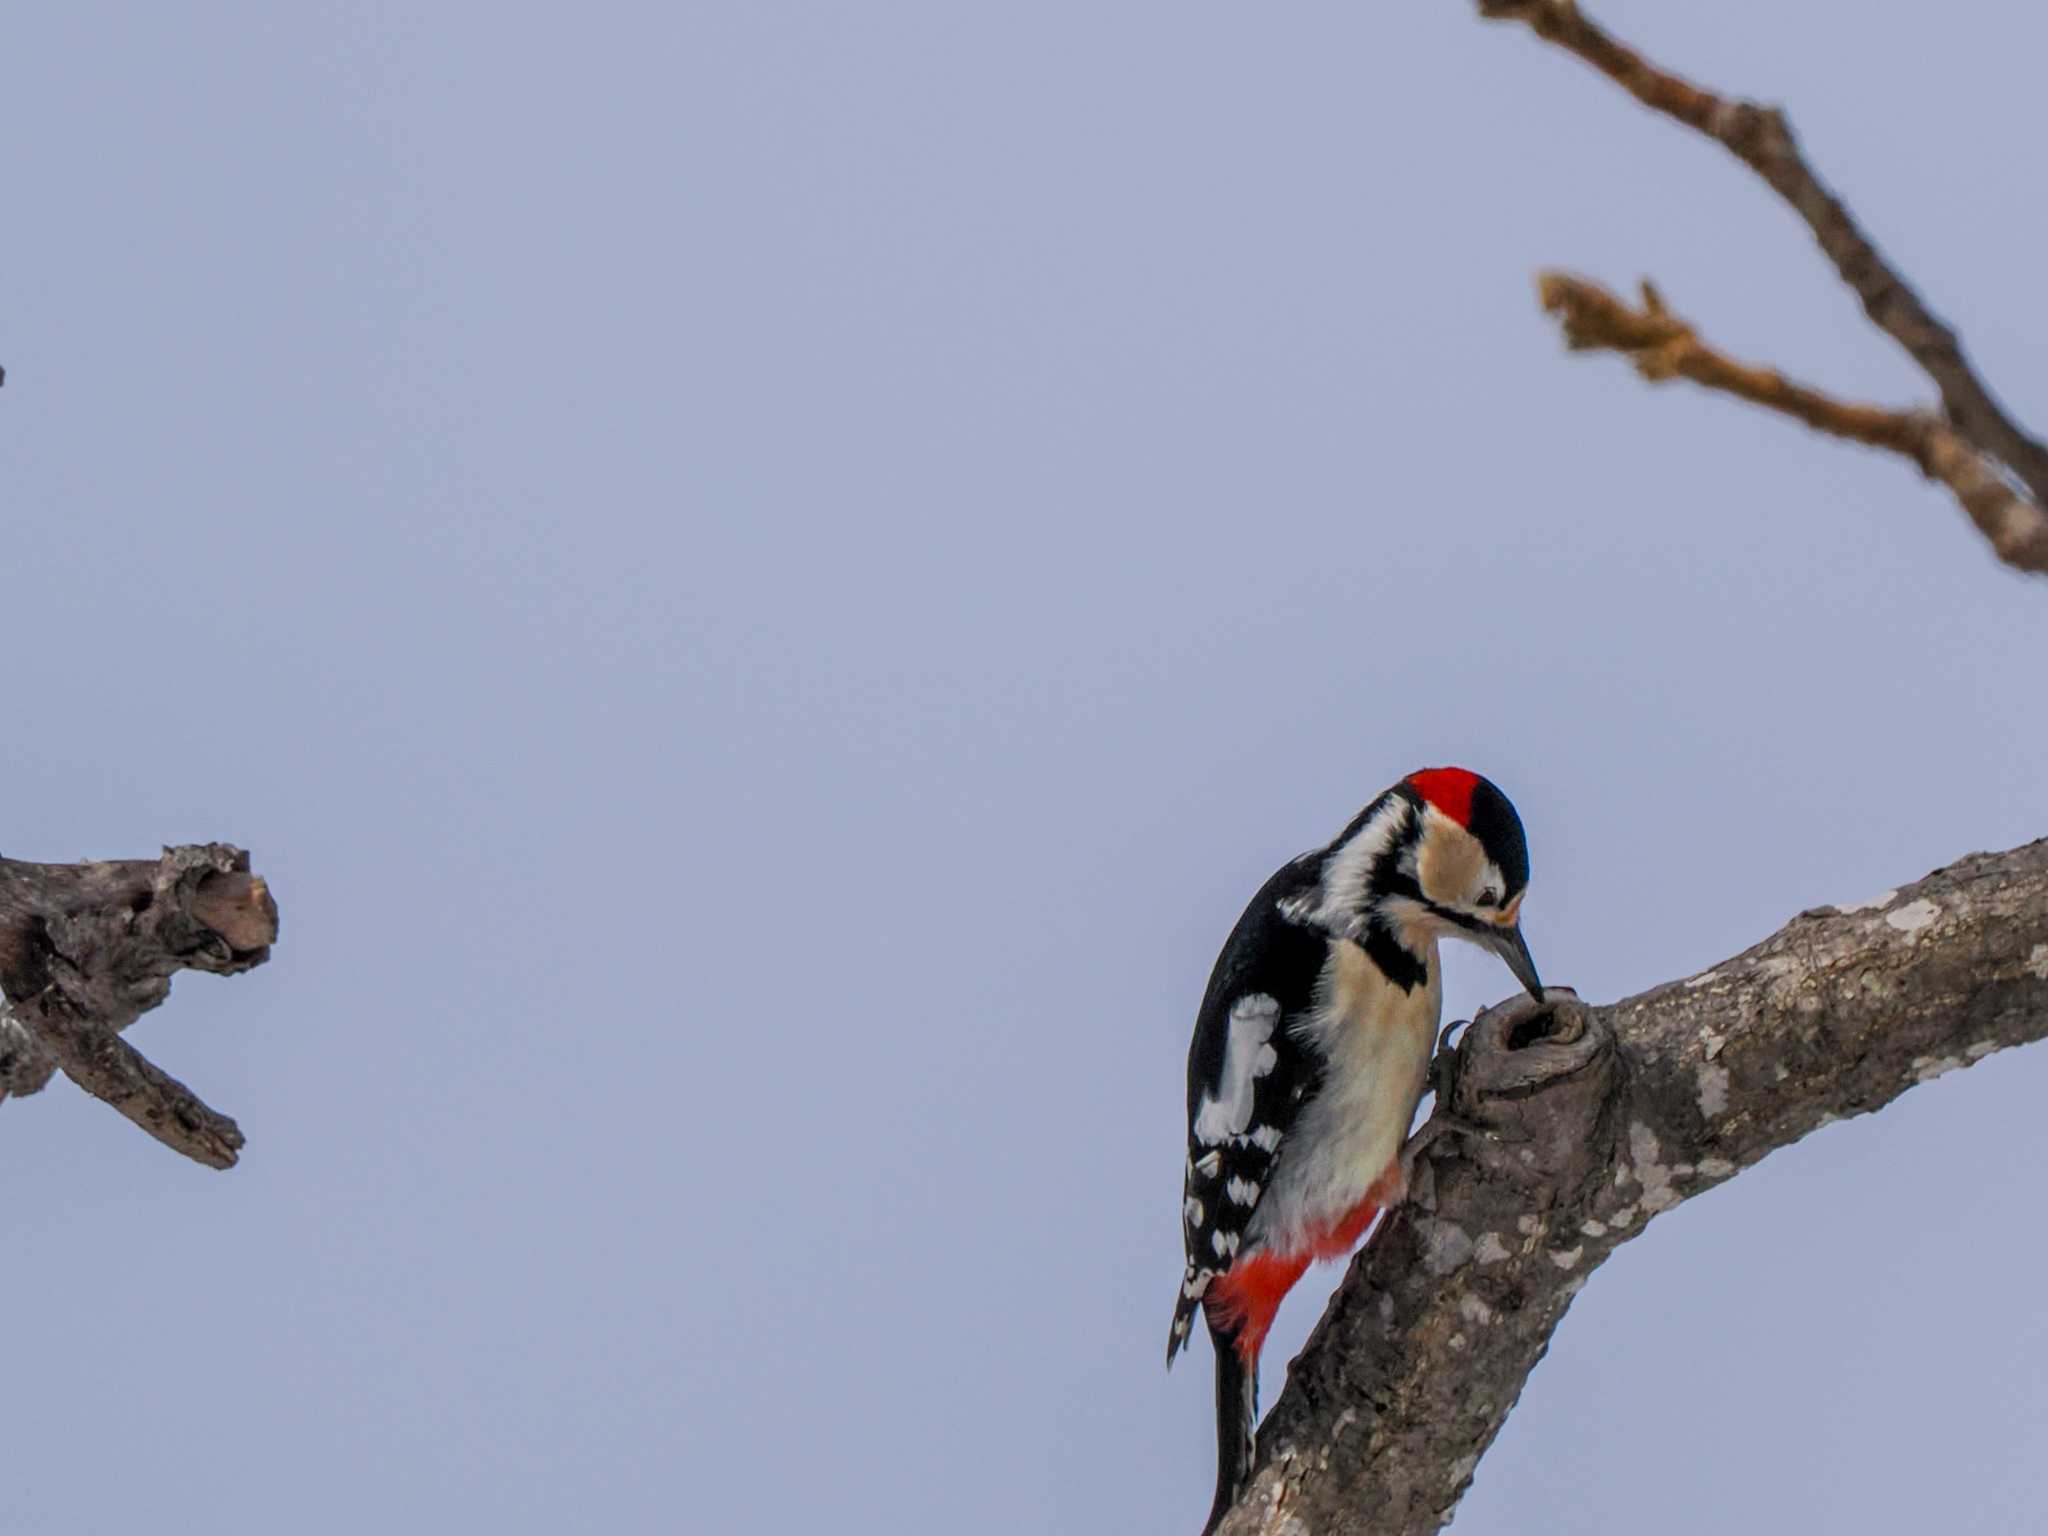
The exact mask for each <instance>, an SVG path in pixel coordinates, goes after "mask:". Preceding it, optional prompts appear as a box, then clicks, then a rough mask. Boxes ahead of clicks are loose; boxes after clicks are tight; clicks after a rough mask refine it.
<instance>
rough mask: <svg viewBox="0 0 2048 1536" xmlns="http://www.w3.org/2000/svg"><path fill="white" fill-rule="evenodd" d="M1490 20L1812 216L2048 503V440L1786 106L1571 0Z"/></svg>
mask: <svg viewBox="0 0 2048 1536" xmlns="http://www.w3.org/2000/svg"><path fill="white" fill-rule="evenodd" d="M1478 4H1479V12H1480V14H1481V15H1482V16H1485V17H1487V18H1489V19H1492V20H1498V21H1519V22H1523V23H1525V24H1527V26H1528V27H1529V29H1530V30H1531V31H1533V32H1535V33H1536V35H1537V36H1539V37H1541V38H1544V39H1546V40H1547V41H1549V42H1553V43H1556V44H1557V45H1558V46H1559V47H1561V48H1564V49H1566V50H1568V51H1569V52H1571V53H1574V54H1576V55H1578V57H1580V58H1581V59H1584V60H1585V61H1586V62H1587V63H1588V64H1590V65H1592V66H1593V67H1594V68H1595V69H1597V70H1599V71H1600V73H1602V74H1603V75H1605V76H1607V78H1608V79H1610V80H1612V81H1614V82H1615V83H1616V84H1618V85H1619V86H1621V87H1622V89H1624V90H1626V91H1627V92H1628V93H1629V94H1630V95H1631V96H1633V97H1635V98H1636V100H1638V101H1640V102H1641V103H1643V105H1644V106H1646V107H1649V108H1651V109H1652V110H1653V111H1657V112H1661V113H1663V114H1664V115H1665V116H1666V117H1669V118H1673V119H1675V120H1676V121H1678V122H1681V123H1683V124H1685V125H1686V126H1687V127H1688V128H1692V129H1694V130H1696V131H1698V132H1700V133H1703V134H1705V135H1706V136H1707V137H1708V138H1710V139H1713V140H1714V141H1715V142H1716V143H1718V144H1720V145H1722V146H1723V147H1724V148H1725V149H1727V151H1728V152H1729V153H1730V154H1732V155H1734V156H1735V157H1736V158H1737V159H1738V160H1740V161H1742V163H1743V164H1745V165H1747V166H1748V167H1749V168H1750V169H1751V170H1753V171H1755V172H1756V173H1757V175H1759V176H1761V177H1762V178H1763V179H1764V180H1765V181H1766V182H1768V183H1769V184H1770V186H1771V188H1772V190H1773V191H1775V192H1777V194H1778V195H1779V196H1780V197H1782V198H1784V199H1785V201H1786V202H1788V203H1790V204H1791V205H1792V208H1793V211H1794V212H1796V213H1797V214H1798V215H1799V216H1800V217H1801V218H1802V219H1804V220H1805V221H1806V225H1807V228H1809V229H1811V230H1812V231H1813V237H1814V239H1815V240H1817V241H1818V242H1819V243H1820V248H1821V250H1822V251H1824V252H1825V253H1826V254H1827V257H1828V259H1829V260H1830V261H1832V262H1833V263H1834V265H1835V271H1836V272H1837V273H1839V274H1840V275H1841V278H1842V281H1843V282H1845V283H1847V284H1848V285H1849V287H1850V288H1851V289H1852V290H1853V291H1854V292H1855V294H1856V296H1857V298H1859V299H1861V300H1862V301H1863V310H1864V313H1866V314H1867V315H1869V316H1870V318H1871V320H1872V321H1874V322H1875V323H1876V324H1877V325H1878V327H1879V328H1880V329H1882V330H1883V331H1884V332H1885V333H1886V334H1888V335H1889V336H1891V337H1892V339H1893V340H1895V341H1897V342H1898V343H1899V345H1900V346H1902V347H1904V348H1905V349H1906V352H1907V354H1908V355H1909V356H1911V357H1912V359H1913V361H1914V362H1916V363H1918V364H1919V365H1920V368H1921V371H1922V372H1924V373H1925V374H1926V375H1927V376H1928V378H1930V379H1932V380H1933V381H1934V386H1935V388H1937V389H1938V390H1940V391H1941V402H1942V405H1943V407H1944V409H1946V410H1947V412H1948V416H1949V419H1950V421H1951V422H1952V423H1953V424H1954V426H1955V428H1956V430H1957V431H1958V432H1960V433H1962V435H1963V436H1964V437H1965V438H1966V439H1968V440H1969V441H1970V442H1971V443H1973V444H1974V445H1975V446H1976V447H1977V448H1978V449H1980V450H1981V451H1982V452H1984V453H1985V454H1987V455H1989V456H1990V457H1991V458H1993V459H1995V460H1997V461H1999V462H2000V463H2002V464H2004V465H2005V466H2006V467H2007V468H2008V469H2010V470H2011V471H2012V472H2013V473H2014V474H2015V475H2017V476H2018V477H2019V478H2020V480H2021V481H2023V482H2024V483H2025V485H2026V487H2027V489H2028V490H2029V491H2030V492H2032V494H2033V498H2034V501H2035V502H2036V503H2037V504H2040V505H2048V447H2043V446H2042V444H2041V443H2040V442H2038V441H2037V440H2036V439H2034V438H2033V437H2030V436H2029V435H2028V434H2027V433H2026V432H2024V431H2022V430H2021V429H2020V427H2019V426H2018V425H2017V424H2016V423H2015V422H2014V421H2013V420H2012V419H2011V418H2010V417H2009V416H2007V415H2006V413H2005V410H2004V408H2003V407H2002V406H2000V405H1999V403H1998V401H1997V400H1996V399H1995V398H1994V397H1993V396H1992V393H1991V391H1990V389H1989V388H1988V387H1987V386H1986V385H1985V384H1984V382H1983V380H1981V379H1979V378H1978V377H1977V374H1976V371H1975V370H1974V369H1972V368H1971V366H1970V363H1969V360H1968V359H1967V358H1965V357H1964V356H1963V349H1962V344H1961V342H1959V341H1958V340H1957V339H1956V334H1955V332H1954V331H1953V330H1951V329H1950V328H1949V327H1948V326H1947V325H1946V324H1945V323H1943V322H1942V321H1941V320H1940V319H1939V318H1938V317H1937V316H1936V315H1935V314H1934V313H1933V312H1932V311H1931V310H1929V309H1928V307H1927V306H1926V304H1925V303H1924V302H1922V300H1921V298H1920V296H1919V295H1918V294H1917V293H1915V292H1914V291H1913V288H1912V286H1911V285H1910V284H1908V283H1907V282H1906V280H1905V279H1904V278H1903V277H1902V276H1900V275H1899V273H1898V272H1896V271H1894V270H1893V269H1892V267H1891V264H1890V263H1889V262H1887V261H1886V260H1885V259H1884V257H1883V255H1882V254H1880V253H1879V251H1878V249H1877V247H1876V246H1875V245H1873V244H1872V243H1871V241H1870V238H1869V236H1867V235H1865V234H1864V233H1863V231H1862V229H1861V228H1860V227H1859V226H1858V225H1857V223H1856V220H1855V218H1854V217H1853V216H1852V215H1851V214H1850V212H1849V210H1848V209H1847V208H1846V207H1844V206H1843V204H1842V202H1841V200H1840V199H1839V198H1837V197H1836V196H1835V195H1834V194H1833V193H1832V192H1830V191H1829V190H1828V189H1827V187H1826V185H1825V184H1824V183H1823V182H1822V181H1821V179H1820V178H1819V177H1818V176H1817V175H1815V174H1814V172H1813V168H1812V167H1811V166H1809V165H1808V164H1807V163H1806V160H1805V158H1804V157H1803V156H1802V155H1801V154H1800V153H1799V146H1798V144H1797V143H1796V142H1795V141H1794V139H1793V137H1792V128H1791V125H1790V123H1789V122H1788V121H1787V120H1786V117H1785V114H1784V112H1783V111H1781V110H1780V109H1778V108H1776V107H1765V106H1759V105H1758V104H1756V103H1755V102H1750V101H1740V100H1737V99H1734V98H1732V97H1726V96H1719V95H1716V94H1715V93H1714V92H1712V91H1709V90H1706V89H1704V88H1703V87H1701V86H1698V85H1695V84H1693V83H1692V82H1691V81H1690V80H1686V79H1684V78H1682V77H1681V76H1679V75H1675V74H1673V73H1671V72H1670V71H1668V70H1665V69H1662V68H1660V67H1658V66H1657V65H1655V64H1652V63H1651V62H1650V61H1649V60H1648V59H1646V58H1644V57H1643V56H1642V55H1641V54H1639V53H1637V52H1635V51H1634V50H1633V49H1631V48H1629V47H1627V46H1626V45H1625V44H1623V43H1621V42H1619V41H1617V40H1616V39H1615V38H1614V37H1613V36H1612V35H1611V34H1610V33H1608V32H1607V31H1606V30H1604V29H1603V28H1601V27H1600V26H1598V25H1597V24H1595V23H1594V22H1592V21H1591V20H1589V19H1588V18H1587V17H1586V15H1585V13H1584V12H1582V11H1580V9H1579V8H1578V6H1577V5H1575V4H1573V3H1572V0H1478Z"/></svg>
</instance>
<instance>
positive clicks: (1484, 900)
mask: <svg viewBox="0 0 2048 1536" xmlns="http://www.w3.org/2000/svg"><path fill="white" fill-rule="evenodd" d="M1472 905H1473V906H1475V907H1497V906H1499V905H1500V892H1499V891H1496V890H1495V889H1494V888H1493V887H1492V886H1490V885H1489V886H1488V887H1487V888H1486V889H1485V890H1483V891H1481V892H1480V893H1479V895H1478V896H1477V897H1476V898H1475V899H1474V900H1473V902H1472Z"/></svg>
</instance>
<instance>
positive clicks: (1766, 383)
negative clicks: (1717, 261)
mask: <svg viewBox="0 0 2048 1536" xmlns="http://www.w3.org/2000/svg"><path fill="white" fill-rule="evenodd" d="M1536 291H1537V294H1538V296H1539V297H1540V298H1541V300H1542V302H1543V307H1544V308H1545V309H1547V310H1549V311H1550V312H1551V313H1552V314H1554V315H1556V316H1557V317H1558V319H1559V323H1560V324H1561V325H1562V326H1563V328H1564V339H1565V345H1566V346H1568V347H1570V348H1572V349H1573V350H1574V351H1581V352H1585V351H1610V352H1620V353H1622V354H1623V355H1625V356H1626V357H1628V358H1629V359H1630V360H1631V361H1632V362H1634V364H1635V365H1636V371H1637V372H1638V373H1640V374H1641V375H1642V376H1643V377H1644V378H1645V379H1648V380H1649V381H1650V382H1651V383H1653V384H1659V383H1663V382H1665V381H1667V380H1670V379H1690V380H1692V381H1693V383H1695V384H1698V385H1701V386H1702V387H1704V388H1707V389H1713V390H1719V391H1721V392H1722V393H1723V394H1730V395H1734V396H1735V397H1736V398H1738V399H1741V400H1747V401H1749V402H1750V403H1751V404H1752V405H1760V406H1763V407H1764V408H1765V409H1767V410H1773V411H1777V412H1779V413H1781V414H1783V415H1786V416H1790V417H1791V418H1792V419H1793V420H1795V421H1800V422H1804V423H1805V424H1806V425H1807V426H1809V427H1811V428H1813V429H1814V430H1815V431H1816V432H1826V433H1829V434H1831V435H1833V436H1835V437H1841V438H1846V439H1848V440H1849V441H1850V442H1855V443H1863V444H1866V445H1868V446H1869V447H1872V448H1884V449H1888V450H1889V451H1891V452H1893V453H1897V454H1901V455H1903V456H1904V457H1906V458H1908V459H1911V460H1912V461H1913V462H1914V463H1915V464H1916V465H1918V466H1919V468H1920V471H1921V473H1923V474H1924V475H1926V476H1927V477H1928V478H1929V479H1930V480H1939V481H1940V482H1941V483H1942V484H1944V485H1946V486H1947V487H1948V488H1949V490H1950V491H1951V492H1952V493H1953V494H1954V496H1955V498H1956V500H1957V502H1959V503H1960V504H1961V506H1962V508H1963V511H1964V512H1965V513H1966V514H1968V516H1969V519H1970V521H1971V522H1973V523H1974V524H1976V526H1977V529H1978V531H1979V532H1980V533H1982V534H1983V535H1984V537H1985V538H1986V539H1988V540H1990V541H1991V547H1992V549H1993V550H1995V551H1996V552H1997V554H1998V557H1999V558H2000V559H2001V560H2003V561H2004V562H2005V563H2006V564H2007V565H2010V566H2012V567H2013V568H2014V569H2016V570H2021V571H2027V572H2030V573H2033V574H2036V575H2048V512H2044V511H2042V509H2041V508H2040V507H2037V506H2036V505H2034V503H2033V502H2031V501H2029V500H2027V498H2026V497H2025V496H2023V495H2021V494H2020V493H2019V492H2018V491H2016V490H2014V489H2013V488H2012V486H2011V485H2010V484H2008V483H2007V482H2006V481H2005V480H2004V479H2002V478H2001V477H2000V476H1999V475H1998V474H1997V473H1996V472H1995V471H1994V470H1993V469H1992V468H1990V467H1989V466H1988V465H1987V464H1986V462H1985V461H1984V459H1983V457H1982V456H1981V455H1980V454H1979V453H1978V452H1977V451H1976V449H1974V448H1973V447H1971V446H1970V444H1969V443H1967V442H1965V441H1964V440H1963V439H1962V437H1961V435H1960V434H1958V433H1957V432H1956V430H1955V429H1954V428H1953V427H1951V426H1949V425H1948V424H1947V423H1946V422H1944V421H1942V420H1941V419H1940V418H1939V417H1936V416H1931V415H1929V414H1927V413H1926V412H1924V411H1910V410H1898V409H1893V408H1890V407H1886V406H1880V405H1864V404H1856V403H1851V402H1849V401H1844V400H1837V399H1836V398H1835V397H1834V396H1832V395H1827V394H1823V393H1822V392H1821V391H1819V390H1817V389H1814V388H1812V387H1811V386H1809V385H1805V384H1800V383H1797V382H1795V381H1794V380H1792V379H1788V378H1786V377H1785V375H1784V374H1782V373H1779V372H1778V371H1777V370H1776V369H1774V368H1760V367H1757V366H1756V365H1754V364H1751V363H1743V362H1738V361H1736V360H1735V359H1733V358H1731V357H1729V356H1727V355H1726V354H1725V353H1722V352H1718V351H1716V350H1715V349H1714V348H1713V347H1711V346H1709V345H1708V344H1707V343H1706V342H1704V341H1702V340H1700V338H1699V336H1698V334H1697V333H1696V332H1695V331H1694V330H1693V328H1692V327H1691V326H1690V325H1689V324H1687V323H1686V322H1685V321H1684V320H1682V319H1680V318H1679V317H1678V316H1677V315H1674V314H1672V313H1671V311H1670V310H1668V309H1666V308H1665V307H1664V300H1663V298H1662V296H1661V295H1660V294H1659V293H1658V292H1657V290H1656V289H1655V288H1654V287H1652V286H1651V285H1650V284H1649V283H1647V282H1646V283H1644V284H1643V307H1642V308H1641V309H1635V308H1632V307H1630V305H1629V304H1628V302H1627V301H1626V300H1624V299H1622V298H1621V297H1620V296H1619V295H1617V294H1614V293H1612V292H1610V291H1609V290H1608V289H1606V288H1603V287H1601V286H1600V284H1598V283H1595V282H1590V281H1588V280H1587V279H1585V278H1583V277H1575V276H1573V275H1572V274H1571V273H1569V272H1544V273H1540V274H1539V275H1538V276H1537V279H1536Z"/></svg>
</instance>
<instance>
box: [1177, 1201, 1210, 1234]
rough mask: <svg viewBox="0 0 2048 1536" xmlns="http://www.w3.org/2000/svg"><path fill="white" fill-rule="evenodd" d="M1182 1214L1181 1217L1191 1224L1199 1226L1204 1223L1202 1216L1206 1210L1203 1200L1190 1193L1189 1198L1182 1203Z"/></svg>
mask: <svg viewBox="0 0 2048 1536" xmlns="http://www.w3.org/2000/svg"><path fill="white" fill-rule="evenodd" d="M1180 1214H1181V1219H1182V1220H1183V1221H1185V1222H1186V1223H1187V1224H1188V1225H1189V1226H1191V1227H1199V1226H1200V1225H1201V1224H1202V1217H1203V1216H1204V1215H1205V1214H1206V1212H1204V1210H1203V1209H1202V1202H1201V1201H1199V1200H1197V1199H1196V1198H1195V1197H1194V1196H1193V1195H1189V1196H1188V1197H1187V1199H1185V1200H1183V1201H1181V1203H1180Z"/></svg>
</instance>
